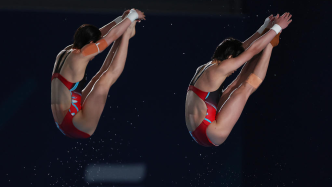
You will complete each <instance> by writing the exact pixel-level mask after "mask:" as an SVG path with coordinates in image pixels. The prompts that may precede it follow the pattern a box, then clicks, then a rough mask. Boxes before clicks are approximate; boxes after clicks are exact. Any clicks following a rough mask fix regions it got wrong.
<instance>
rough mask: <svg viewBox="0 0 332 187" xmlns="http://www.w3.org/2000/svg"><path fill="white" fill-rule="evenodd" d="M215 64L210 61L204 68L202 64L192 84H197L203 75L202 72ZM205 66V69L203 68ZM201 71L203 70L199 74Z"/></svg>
mask: <svg viewBox="0 0 332 187" xmlns="http://www.w3.org/2000/svg"><path fill="white" fill-rule="evenodd" d="M213 65H214V64H212V63H210V64H208V65H206V66H205V67H204V68H203V67H202V66H201V67H200V69H199V70H198V71H197V72H196V74H195V76H194V78H193V80H192V81H191V82H190V85H195V84H196V82H197V80H198V79H199V78H200V77H201V76H202V74H203V73H204V72H205V70H207V69H208V68H209V67H211V66H213ZM202 68H203V70H202ZM199 71H201V72H200V73H199V74H197V73H198V72H199Z"/></svg>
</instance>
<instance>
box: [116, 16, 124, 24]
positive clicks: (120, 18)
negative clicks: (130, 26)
mask: <svg viewBox="0 0 332 187" xmlns="http://www.w3.org/2000/svg"><path fill="white" fill-rule="evenodd" d="M121 21H122V17H121V16H119V17H117V18H116V19H115V20H114V22H115V24H118V23H120V22H121Z"/></svg>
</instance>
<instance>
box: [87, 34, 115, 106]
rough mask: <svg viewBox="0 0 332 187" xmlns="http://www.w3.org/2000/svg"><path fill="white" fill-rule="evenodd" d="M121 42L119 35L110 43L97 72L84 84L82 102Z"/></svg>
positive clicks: (108, 64)
mask: <svg viewBox="0 0 332 187" xmlns="http://www.w3.org/2000/svg"><path fill="white" fill-rule="evenodd" d="M120 43H121V37H120V38H118V39H117V40H116V41H115V42H114V43H113V45H112V48H111V49H110V51H109V52H108V55H107V57H106V59H105V61H104V63H103V65H102V66H101V68H100V70H99V71H98V72H97V74H96V75H95V76H94V77H92V79H91V81H90V82H89V83H88V84H87V85H86V87H85V88H84V89H83V90H82V99H81V101H82V104H83V103H84V101H85V99H86V97H87V96H88V94H89V93H90V91H91V89H92V87H93V85H95V83H96V82H97V80H98V79H99V78H100V76H101V75H102V74H103V73H104V71H106V70H107V68H108V67H109V66H110V64H111V61H112V60H113V57H114V55H115V53H116V52H117V50H118V48H119V45H120Z"/></svg>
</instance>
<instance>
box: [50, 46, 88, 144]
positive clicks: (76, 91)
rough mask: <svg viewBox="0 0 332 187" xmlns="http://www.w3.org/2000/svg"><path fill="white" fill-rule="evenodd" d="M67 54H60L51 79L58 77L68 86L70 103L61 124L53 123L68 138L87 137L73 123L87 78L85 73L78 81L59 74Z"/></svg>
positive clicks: (79, 108)
mask: <svg viewBox="0 0 332 187" xmlns="http://www.w3.org/2000/svg"><path fill="white" fill-rule="evenodd" d="M69 54H70V53H66V52H64V53H63V54H62V55H61V56H60V58H59V62H58V64H57V66H56V68H55V71H54V74H53V75H52V79H51V81H52V80H53V79H55V78H57V79H59V80H60V81H61V82H62V83H63V84H64V85H65V86H66V87H67V88H68V90H69V91H70V95H71V105H70V108H69V110H68V112H67V114H66V116H65V117H64V119H63V121H62V123H61V124H58V123H57V122H55V124H56V125H57V127H58V128H59V130H60V131H61V132H62V133H63V134H64V135H66V136H68V137H70V138H89V137H90V135H89V134H87V133H85V132H82V131H80V130H78V129H77V128H76V127H75V126H74V124H73V118H74V116H75V115H76V114H77V113H78V111H80V110H81V108H82V101H81V97H82V90H83V89H84V87H85V84H86V79H87V78H86V74H85V76H84V78H83V79H82V80H81V81H80V82H76V83H72V82H69V81H67V79H65V78H64V77H63V76H62V75H61V74H60V70H61V68H62V66H63V64H64V63H65V61H66V59H67V57H68V55H69ZM65 55H66V56H65ZM62 59H63V60H62ZM61 62H62V64H61V65H60V63H61Z"/></svg>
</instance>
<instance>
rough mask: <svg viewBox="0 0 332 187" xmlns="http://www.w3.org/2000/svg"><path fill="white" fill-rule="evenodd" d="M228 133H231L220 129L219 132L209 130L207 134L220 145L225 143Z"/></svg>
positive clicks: (216, 144) (213, 142)
mask: <svg viewBox="0 0 332 187" xmlns="http://www.w3.org/2000/svg"><path fill="white" fill-rule="evenodd" d="M228 135H229V133H228V132H226V131H219V132H216V131H215V132H212V133H208V132H207V136H208V138H209V140H210V141H211V143H212V144H214V145H215V146H219V145H221V144H223V143H224V142H225V141H226V139H227V137H228Z"/></svg>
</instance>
